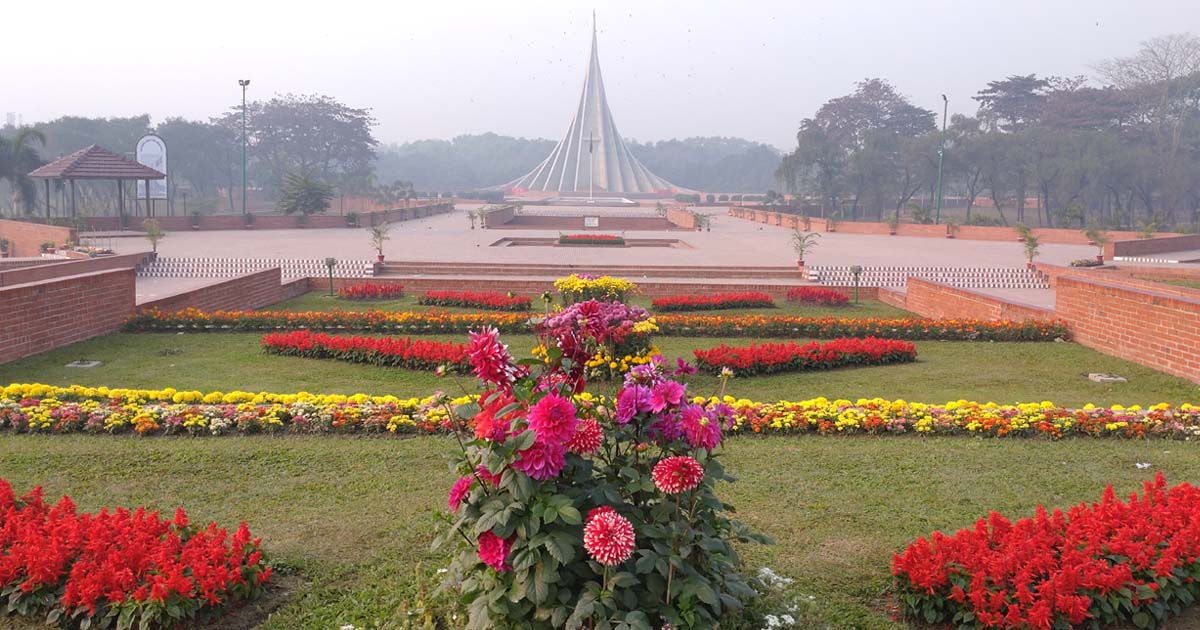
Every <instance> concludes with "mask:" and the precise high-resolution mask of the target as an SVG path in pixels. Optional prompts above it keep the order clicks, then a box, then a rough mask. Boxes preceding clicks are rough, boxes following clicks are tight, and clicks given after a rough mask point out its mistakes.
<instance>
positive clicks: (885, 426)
mask: <svg viewBox="0 0 1200 630" xmlns="http://www.w3.org/2000/svg"><path fill="white" fill-rule="evenodd" d="M472 400H474V397H472V396H460V397H458V398H453V399H452V398H450V397H448V396H446V395H445V394H442V393H435V394H433V395H431V396H427V397H425V398H397V397H395V396H367V395H365V394H355V395H352V396H346V395H341V394H327V395H325V394H310V393H307V392H300V393H296V394H276V393H270V392H238V391H234V392H199V391H186V390H185V391H179V390H175V389H170V388H168V389H161V390H142V389H110V388H107V387H82V386H79V385H73V386H71V387H57V386H53V385H43V384H13V385H9V386H8V387H0V429H6V430H10V431H15V432H19V433H63V434H69V433H130V432H136V433H140V434H143V435H163V434H167V435H169V434H176V433H192V434H198V435H199V434H211V435H225V434H230V433H238V434H241V433H256V432H264V431H266V432H273V431H287V432H293V433H338V432H350V433H381V432H389V431H390V432H393V433H434V432H440V431H443V430H445V429H446V428H448V427H449V426H451V425H450V424H449V423H448V420H447V418H446V405H447V404H448V405H451V406H453V405H460V404H465V403H468V402H471V401H472ZM578 401H580V402H581V404H587V405H604V406H609V407H611V406H612V405H613V403H612V401H609V400H606V399H604V398H603V397H600V396H595V395H593V394H581V395H580V396H579V397H578ZM693 402H697V403H701V404H704V405H705V406H706V407H711V406H714V405H728V406H729V407H730V408H731V409H732V422H733V426H732V428H731V429H730V431H731V432H733V433H743V434H760V435H790V434H801V433H807V434H818V435H844V434H871V435H887V434H897V435H973V436H983V437H1009V438H1012V437H1027V438H1036V437H1041V438H1048V439H1059V438H1064V437H1095V438H1102V437H1109V438H1122V439H1143V438H1163V439H1179V440H1191V439H1196V438H1197V437H1200V406H1197V405H1191V404H1184V405H1181V406H1179V407H1174V406H1172V405H1169V404H1166V403H1160V404H1157V405H1153V406H1150V407H1146V408H1143V407H1140V406H1137V405H1133V406H1129V407H1124V406H1120V405H1114V406H1112V407H1095V406H1092V405H1087V406H1085V407H1082V408H1079V409H1070V408H1066V407H1060V406H1058V405H1055V404H1054V403H1052V402H1049V401H1043V402H1040V403H1036V402H1035V403H1019V404H1015V405H998V404H995V403H977V402H969V401H965V400H960V401H953V402H948V403H943V404H930V403H920V402H908V401H904V400H884V399H882V398H874V399H865V398H863V399H858V400H856V401H851V400H830V399H828V398H814V399H811V400H798V401H789V400H782V401H778V402H761V401H753V400H748V399H735V398H734V397H732V396H726V397H724V398H721V399H718V398H702V397H701V398H694V399H693Z"/></svg>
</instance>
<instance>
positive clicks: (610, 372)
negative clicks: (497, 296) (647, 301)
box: [534, 300, 658, 386]
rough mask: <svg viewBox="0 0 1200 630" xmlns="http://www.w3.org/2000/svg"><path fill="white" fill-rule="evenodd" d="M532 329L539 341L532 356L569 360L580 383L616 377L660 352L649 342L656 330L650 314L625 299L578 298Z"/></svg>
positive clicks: (556, 361) (572, 374)
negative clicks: (622, 300)
mask: <svg viewBox="0 0 1200 630" xmlns="http://www.w3.org/2000/svg"><path fill="white" fill-rule="evenodd" d="M536 330H537V334H538V340H539V341H540V342H541V343H540V345H539V346H538V347H537V348H535V349H534V356H535V357H537V358H540V359H542V360H543V361H544V362H546V363H549V364H560V363H561V362H562V361H563V360H564V359H565V360H566V361H569V362H570V368H568V369H567V370H566V372H567V373H568V374H569V375H570V377H571V378H572V379H574V381H575V382H576V383H577V384H579V385H580V386H582V383H583V380H584V379H586V378H589V377H592V378H617V377H620V376H621V375H623V374H625V372H626V371H628V369H629V366H631V365H641V364H645V363H649V362H650V358H651V357H652V356H654V355H656V354H658V349H657V348H655V347H654V346H653V345H651V342H650V336H651V335H652V334H653V333H654V332H656V331H658V326H657V325H656V324H655V323H654V318H653V317H651V316H650V314H649V313H647V312H646V309H644V308H642V307H640V306H629V305H628V304H625V303H623V302H603V301H598V300H587V301H584V302H577V303H575V304H571V305H570V306H568V307H566V308H564V309H562V310H561V311H558V312H556V313H553V314H551V315H550V316H549V317H547V318H546V319H545V320H543V321H542V322H541V323H540V324H538V326H537V329H536ZM618 357H621V358H620V359H618Z"/></svg>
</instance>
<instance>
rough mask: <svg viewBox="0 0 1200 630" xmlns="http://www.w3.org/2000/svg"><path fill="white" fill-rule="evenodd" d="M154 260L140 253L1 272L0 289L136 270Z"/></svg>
mask: <svg viewBox="0 0 1200 630" xmlns="http://www.w3.org/2000/svg"><path fill="white" fill-rule="evenodd" d="M153 259H154V254H151V253H149V252H139V253H136V254H121V255H119V256H99V257H96V258H83V259H79V260H66V261H55V262H54V264H49V265H37V266H34V267H25V268H22V269H13V270H9V271H0V287H6V286H10V285H14V284H25V283H27V282H38V281H41V280H49V279H51V278H64V277H66V276H77V275H79V274H81V273H92V272H94V271H108V270H111V269H134V268H136V267H137V266H138V265H141V264H143V263H145V262H148V261H150V260H153Z"/></svg>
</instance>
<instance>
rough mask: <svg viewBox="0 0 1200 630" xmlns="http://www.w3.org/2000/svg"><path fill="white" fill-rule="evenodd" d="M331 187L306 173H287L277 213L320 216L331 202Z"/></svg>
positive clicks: (332, 195)
mask: <svg viewBox="0 0 1200 630" xmlns="http://www.w3.org/2000/svg"><path fill="white" fill-rule="evenodd" d="M333 197H334V193H333V186H331V185H329V184H327V183H325V182H323V181H321V180H320V179H318V178H317V177H315V176H314V175H310V174H308V173H287V174H285V175H284V178H283V188H282V189H281V190H280V196H279V204H278V207H279V211H280V212H282V213H284V214H300V215H301V216H304V217H307V216H308V215H310V214H320V213H323V212H325V211H326V210H328V209H329V202H330V201H333Z"/></svg>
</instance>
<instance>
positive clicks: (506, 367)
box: [467, 326, 521, 389]
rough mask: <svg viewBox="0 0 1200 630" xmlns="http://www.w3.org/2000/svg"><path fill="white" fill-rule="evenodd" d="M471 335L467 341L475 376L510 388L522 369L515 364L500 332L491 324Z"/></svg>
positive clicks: (468, 353) (468, 354) (468, 356)
mask: <svg viewBox="0 0 1200 630" xmlns="http://www.w3.org/2000/svg"><path fill="white" fill-rule="evenodd" d="M470 337H471V339H470V341H469V342H468V343H467V358H468V359H469V360H470V362H471V369H472V371H473V372H474V373H475V376H477V377H479V380H481V381H483V382H484V383H493V384H495V385H499V386H500V387H502V388H505V389H508V388H509V387H510V386H511V385H512V382H513V381H514V380H516V378H517V376H518V375H520V373H521V370H519V369H518V368H517V366H515V365H513V360H512V355H510V354H509V353H508V346H506V345H504V344H503V343H501V342H500V332H499V331H498V330H496V329H495V328H492V327H490V326H489V327H486V328H484V329H483V330H481V331H479V332H473V333H471V335H470Z"/></svg>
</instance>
